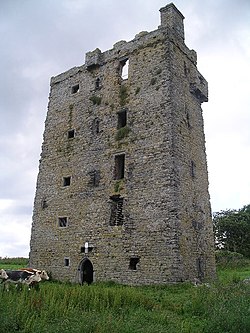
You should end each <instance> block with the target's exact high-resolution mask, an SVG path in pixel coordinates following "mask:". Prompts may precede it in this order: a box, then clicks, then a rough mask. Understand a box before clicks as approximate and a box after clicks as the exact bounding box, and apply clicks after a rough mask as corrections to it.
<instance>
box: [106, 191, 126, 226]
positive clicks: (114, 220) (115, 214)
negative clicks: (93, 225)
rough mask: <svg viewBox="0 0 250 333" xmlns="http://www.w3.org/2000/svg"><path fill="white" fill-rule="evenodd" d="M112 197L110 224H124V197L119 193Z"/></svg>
mask: <svg viewBox="0 0 250 333" xmlns="http://www.w3.org/2000/svg"><path fill="white" fill-rule="evenodd" d="M110 199H111V211H110V220H109V224H110V225H112V226H114V225H123V222H124V216H123V211H122V210H123V198H121V197H120V196H119V195H113V196H112V197H110Z"/></svg>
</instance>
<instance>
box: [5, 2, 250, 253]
mask: <svg viewBox="0 0 250 333" xmlns="http://www.w3.org/2000/svg"><path fill="white" fill-rule="evenodd" d="M169 2H170V1H167V0H126V1H124V0H98V1H93V0H43V1H40V0H0V36H1V38H0V75H1V77H0V115H1V121H0V257H5V256H8V257H16V256H24V257H28V255H29V241H30V232H31V223H32V210H33V202H34V196H35V190H36V179H37V174H38V166H39V159H40V153H41V145H42V140H43V132H44V121H45V117H46V112H47V105H48V96H49V88H50V86H49V83H50V78H51V77H52V76H56V75H57V74H60V73H62V72H65V71H66V70H68V69H70V68H72V67H75V66H81V65H83V64H84V62H85V53H86V52H88V51H92V50H94V49H96V48H97V47H98V48H100V49H101V50H102V51H106V50H108V49H111V48H112V47H113V44H115V43H116V42H118V41H119V40H126V41H129V40H132V39H133V38H134V36H135V35H136V34H137V33H139V32H140V31H153V30H156V29H157V27H158V26H159V25H160V13H159V9H160V8H161V7H164V6H165V5H167V4H168V3H169ZM173 2H174V4H175V5H176V7H177V8H178V9H179V10H180V11H181V12H182V14H183V15H184V16H185V20H184V26H185V43H186V45H187V46H188V47H189V48H190V49H194V50H196V52H197V54H198V69H199V71H200V72H201V73H202V75H203V76H204V77H205V78H206V80H207V81H208V84H209V102H208V103H203V105H202V107H203V116H204V126H205V136H206V151H207V162H208V173H209V192H210V197H211V206H212V211H213V212H216V211H220V210H226V209H239V208H242V207H243V206H244V205H247V204H250V130H249V125H250V1H249V0H237V1H235V0H234V1H233V0H202V1H200V0H175V1H173Z"/></svg>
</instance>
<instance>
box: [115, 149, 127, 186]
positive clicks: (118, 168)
mask: <svg viewBox="0 0 250 333" xmlns="http://www.w3.org/2000/svg"><path fill="white" fill-rule="evenodd" d="M124 169H125V154H121V155H116V156H115V168H114V179H116V180H117V179H123V178H124Z"/></svg>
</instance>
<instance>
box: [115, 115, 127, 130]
mask: <svg viewBox="0 0 250 333" xmlns="http://www.w3.org/2000/svg"><path fill="white" fill-rule="evenodd" d="M117 116H118V121H117V129H119V128H122V127H125V126H126V125H127V110H122V111H119V112H118V113H117Z"/></svg>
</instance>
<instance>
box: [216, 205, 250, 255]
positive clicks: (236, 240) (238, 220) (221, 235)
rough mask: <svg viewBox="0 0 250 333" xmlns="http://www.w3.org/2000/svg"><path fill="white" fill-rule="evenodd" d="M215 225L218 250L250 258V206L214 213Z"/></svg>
mask: <svg viewBox="0 0 250 333" xmlns="http://www.w3.org/2000/svg"><path fill="white" fill-rule="evenodd" d="M213 225H214V233H215V244H216V247H217V249H221V248H224V249H225V250H228V251H233V252H238V253H241V254H243V255H244V256H246V257H250V205H247V206H244V207H243V208H241V209H239V210H231V209H229V210H225V211H220V212H216V213H214V214H213Z"/></svg>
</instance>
